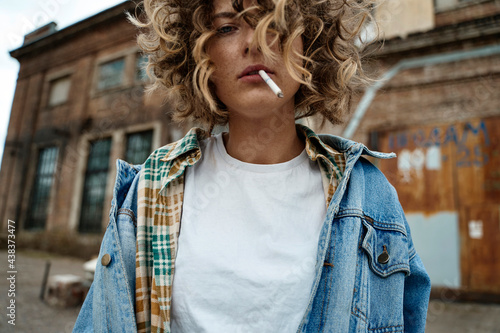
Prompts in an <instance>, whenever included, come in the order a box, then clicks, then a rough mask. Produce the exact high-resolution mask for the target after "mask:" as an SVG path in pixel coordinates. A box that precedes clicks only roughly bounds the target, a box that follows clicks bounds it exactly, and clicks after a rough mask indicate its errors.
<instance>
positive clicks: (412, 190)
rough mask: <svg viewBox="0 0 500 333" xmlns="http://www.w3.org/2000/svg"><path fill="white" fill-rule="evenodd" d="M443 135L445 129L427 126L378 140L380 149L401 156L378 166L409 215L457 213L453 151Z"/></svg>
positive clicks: (398, 132) (399, 131)
mask: <svg viewBox="0 0 500 333" xmlns="http://www.w3.org/2000/svg"><path fill="white" fill-rule="evenodd" d="M443 131H444V130H443V128H442V126H433V127H432V126H427V127H421V128H415V129H407V130H398V131H394V132H388V133H383V134H381V135H380V136H379V143H380V145H379V149H380V150H381V151H393V152H395V153H396V154H397V155H398V158H397V159H392V160H384V161H381V162H380V164H379V166H380V168H381V170H382V171H383V172H384V173H385V175H386V176H387V178H388V179H389V181H390V182H391V183H392V184H393V185H394V186H395V187H396V189H397V191H398V194H399V197H400V200H401V204H402V205H403V207H404V209H405V211H406V212H414V211H419V212H427V213H432V212H437V211H446V210H448V211H449V210H455V199H454V195H453V165H452V159H451V158H450V156H451V155H452V154H453V147H452V145H451V144H448V143H447V142H446V141H445V140H446V138H444V137H443V134H442V133H443Z"/></svg>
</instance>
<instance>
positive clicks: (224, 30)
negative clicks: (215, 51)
mask: <svg viewBox="0 0 500 333" xmlns="http://www.w3.org/2000/svg"><path fill="white" fill-rule="evenodd" d="M235 30H236V28H235V27H233V26H231V25H225V26H223V27H220V28H219V29H217V33H218V34H219V35H224V34H228V33H230V32H233V31H235Z"/></svg>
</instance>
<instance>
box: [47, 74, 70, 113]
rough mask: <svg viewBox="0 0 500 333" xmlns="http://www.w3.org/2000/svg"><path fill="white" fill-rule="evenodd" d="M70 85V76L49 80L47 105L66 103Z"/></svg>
mask: <svg viewBox="0 0 500 333" xmlns="http://www.w3.org/2000/svg"><path fill="white" fill-rule="evenodd" d="M70 85H71V79H70V76H65V77H62V78H58V79H56V80H52V81H50V88H49V89H50V92H49V106H56V105H60V104H64V103H66V102H67V101H68V97H69V88H70Z"/></svg>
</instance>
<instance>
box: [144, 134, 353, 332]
mask: <svg viewBox="0 0 500 333" xmlns="http://www.w3.org/2000/svg"><path fill="white" fill-rule="evenodd" d="M297 130H298V133H299V134H301V135H302V136H303V138H304V140H305V143H306V151H307V154H308V155H309V158H310V159H311V160H312V161H317V162H318V164H319V166H320V170H321V175H322V179H323V187H324V190H325V198H326V199H327V202H326V205H328V203H329V202H330V200H331V198H332V197H333V194H334V192H335V190H336V188H337V184H338V182H339V180H340V178H341V177H342V174H343V172H344V169H345V158H344V155H343V154H342V153H339V152H337V151H335V150H334V149H333V148H331V147H329V146H327V145H325V144H324V143H323V142H321V140H320V139H319V138H318V136H317V135H316V134H315V133H314V132H313V131H312V130H311V129H309V128H307V127H305V126H302V125H297ZM208 136H209V133H207V132H206V131H204V130H202V129H199V128H193V129H191V130H190V131H189V132H188V133H187V134H186V136H185V137H184V138H183V139H181V140H179V141H177V142H174V143H171V144H169V145H166V146H164V147H162V148H159V149H157V150H156V151H155V152H153V153H152V154H151V156H150V157H149V158H148V159H147V161H146V162H145V164H144V166H143V168H142V170H141V175H140V179H139V192H138V203H137V252H136V286H135V288H136V291H135V296H136V298H135V302H136V304H135V305H136V309H135V311H136V319H137V331H138V332H170V309H171V302H172V282H173V277H174V270H175V258H176V254H177V241H178V237H179V231H180V222H181V212H182V203H183V195H184V170H185V169H186V167H188V166H192V165H194V164H195V163H196V162H197V161H198V160H199V159H200V157H201V150H200V146H199V142H200V141H201V140H204V139H206V138H208Z"/></svg>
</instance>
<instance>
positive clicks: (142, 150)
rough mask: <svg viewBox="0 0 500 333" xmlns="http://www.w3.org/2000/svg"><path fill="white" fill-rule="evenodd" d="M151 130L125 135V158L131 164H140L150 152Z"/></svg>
mask: <svg viewBox="0 0 500 333" xmlns="http://www.w3.org/2000/svg"><path fill="white" fill-rule="evenodd" d="M152 140H153V131H145V132H139V133H132V134H129V135H128V136H127V151H126V152H125V160H126V161H127V162H129V163H131V164H142V163H144V161H146V159H147V158H148V156H149V154H150V153H151V142H152Z"/></svg>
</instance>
